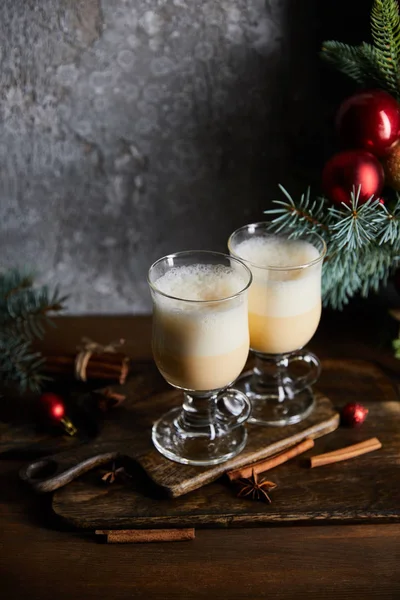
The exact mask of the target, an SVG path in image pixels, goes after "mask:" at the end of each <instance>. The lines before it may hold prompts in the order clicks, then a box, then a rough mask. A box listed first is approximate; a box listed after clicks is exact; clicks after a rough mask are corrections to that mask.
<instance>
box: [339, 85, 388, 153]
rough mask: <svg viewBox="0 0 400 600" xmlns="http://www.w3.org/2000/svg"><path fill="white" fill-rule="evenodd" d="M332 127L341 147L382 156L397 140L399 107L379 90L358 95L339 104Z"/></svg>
mask: <svg viewBox="0 0 400 600" xmlns="http://www.w3.org/2000/svg"><path fill="white" fill-rule="evenodd" d="M336 126H337V130H338V134H339V137H340V140H341V143H342V144H343V146H344V147H346V148H359V149H360V150H361V149H362V150H367V151H368V152H372V153H373V154H375V155H376V156H385V155H386V154H387V153H388V152H389V150H390V149H391V147H392V146H393V145H394V144H395V143H396V141H397V140H398V139H399V130H400V106H399V104H398V103H397V101H396V100H395V99H394V98H393V96H391V95H390V94H388V93H387V92H384V91H383V90H367V91H363V92H359V93H357V94H354V96H350V98H347V100H345V101H344V102H343V103H342V105H341V106H340V108H339V111H338V113H337V117H336Z"/></svg>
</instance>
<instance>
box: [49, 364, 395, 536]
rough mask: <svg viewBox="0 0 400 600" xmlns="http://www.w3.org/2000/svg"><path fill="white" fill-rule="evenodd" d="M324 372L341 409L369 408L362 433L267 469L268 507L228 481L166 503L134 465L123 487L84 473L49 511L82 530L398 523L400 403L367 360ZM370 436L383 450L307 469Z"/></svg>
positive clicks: (253, 431) (270, 432)
mask: <svg viewBox="0 0 400 600" xmlns="http://www.w3.org/2000/svg"><path fill="white" fill-rule="evenodd" d="M323 367H324V370H323V375H322V377H321V380H320V382H319V384H318V387H319V389H320V390H321V391H322V392H324V393H326V394H327V395H329V397H330V398H331V399H332V401H333V403H334V405H335V406H337V407H338V408H340V407H341V406H343V405H344V404H346V403H347V402H349V401H354V402H362V403H363V404H364V405H365V406H366V407H367V408H368V409H369V415H368V418H367V421H366V422H365V423H364V424H363V426H362V427H361V428H359V429H347V428H343V427H340V428H339V429H337V430H336V431H335V432H334V433H332V434H331V435H328V436H324V437H321V438H319V439H318V440H317V441H316V444H315V447H314V449H313V450H311V451H309V452H308V453H307V454H305V455H304V456H303V457H299V458H298V459H294V460H292V461H290V462H288V463H286V464H284V465H280V466H279V467H277V468H276V469H274V470H271V471H270V472H269V473H268V479H270V480H272V481H274V482H275V483H276V484H277V488H276V489H275V490H274V491H272V492H271V498H272V504H271V505H268V504H264V503H261V502H254V501H249V500H243V499H238V498H236V495H235V490H234V488H233V487H232V485H231V484H229V483H228V481H227V478H225V477H221V478H220V479H218V481H215V482H213V483H211V484H210V485H206V486H205V487H202V488H201V489H197V490H196V491H193V492H191V493H190V494H187V495H185V496H182V497H179V498H166V497H163V496H162V495H161V494H160V488H159V487H158V486H154V484H152V482H151V480H150V479H149V477H148V476H147V475H146V474H145V472H144V471H143V469H140V468H138V467H136V469H133V470H132V473H133V478H132V479H131V480H130V482H129V483H128V484H126V483H125V484H123V483H114V484H112V485H110V486H106V485H105V484H104V483H103V482H102V481H101V474H102V473H104V469H103V471H100V470H96V471H92V472H90V473H88V474H86V475H84V476H83V477H81V478H80V479H78V480H76V481H73V482H72V483H70V484H69V485H67V486H65V487H64V488H62V489H60V490H58V491H57V492H56V493H55V494H54V497H53V504H52V506H53V511H54V512H55V514H56V515H58V517H59V518H60V519H62V520H63V521H64V522H65V523H67V524H68V525H70V526H74V527H78V528H85V529H97V528H99V529H118V528H120V529H123V528H148V527H151V528H152V527H178V526H179V527H186V526H191V527H193V526H194V527H241V526H257V525H263V524H272V523H275V524H277V523H285V522H307V523H309V522H326V521H335V522H343V523H346V522H349V523H350V522H371V521H379V522H390V521H398V520H400V493H399V481H400V403H399V400H398V396H397V393H396V391H395V389H394V387H393V386H392V384H391V382H390V381H389V379H388V378H387V377H386V376H385V375H384V374H383V372H382V371H381V370H380V369H378V368H377V367H375V366H374V365H372V364H370V363H366V362H362V361H346V362H344V361H338V360H331V361H325V362H324V363H323ZM296 427H299V425H295V426H292V428H293V429H295V428H296ZM257 435H261V436H262V437H263V440H264V442H266V441H267V440H268V439H271V438H272V437H273V436H274V435H276V429H275V428H271V429H269V428H257V427H250V428H249V437H250V439H254V437H256V436H257ZM373 436H377V437H379V439H380V440H381V442H382V444H383V447H382V449H381V450H378V451H376V452H372V453H370V454H366V455H363V456H360V457H358V458H355V459H352V460H348V461H345V462H342V463H337V464H334V465H327V466H325V467H319V468H315V469H310V468H309V467H308V466H305V461H304V458H305V457H307V456H310V455H312V454H319V453H321V452H326V451H330V450H334V449H336V448H339V447H342V446H345V445H350V444H353V443H356V442H359V441H362V440H364V439H367V438H369V437H373ZM130 467H132V465H130ZM170 468H171V473H172V471H176V472H178V473H179V472H180V470H181V469H182V466H180V465H174V464H173V463H170ZM183 468H185V467H183Z"/></svg>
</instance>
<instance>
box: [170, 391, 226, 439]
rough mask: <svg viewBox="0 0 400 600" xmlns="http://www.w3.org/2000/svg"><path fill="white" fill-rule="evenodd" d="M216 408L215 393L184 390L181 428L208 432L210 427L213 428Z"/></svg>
mask: <svg viewBox="0 0 400 600" xmlns="http://www.w3.org/2000/svg"><path fill="white" fill-rule="evenodd" d="M216 410H217V394H210V392H202V393H201V392H192V393H191V394H189V393H188V392H184V399H183V404H182V413H181V416H180V418H179V420H180V424H181V426H182V427H183V429H191V430H197V431H198V432H199V433H204V432H206V431H207V432H210V429H213V425H212V423H213V422H214V421H215V413H216ZM211 433H212V432H211Z"/></svg>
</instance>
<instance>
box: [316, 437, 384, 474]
mask: <svg viewBox="0 0 400 600" xmlns="http://www.w3.org/2000/svg"><path fill="white" fill-rule="evenodd" d="M379 448H382V444H381V442H380V441H379V440H378V438H370V439H368V440H365V441H364V442H360V443H359V444H353V445H352V446H346V447H345V448H339V449H338V450H334V451H333V452H326V453H325V454H317V455H316V456H312V457H311V458H310V467H311V468H313V467H322V466H323V465H329V464H332V463H335V462H339V461H341V460H347V459H349V458H355V457H356V456H361V454H366V453H367V452H372V451H373V450H379Z"/></svg>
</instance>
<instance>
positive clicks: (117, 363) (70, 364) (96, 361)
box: [43, 352, 130, 385]
mask: <svg viewBox="0 0 400 600" xmlns="http://www.w3.org/2000/svg"><path fill="white" fill-rule="evenodd" d="M75 361H76V355H74V354H66V355H59V356H47V357H46V363H45V364H44V366H43V371H44V372H45V373H47V374H48V375H66V376H68V377H71V376H72V377H74V375H75ZM129 367H130V359H129V357H128V356H126V355H125V354H123V353H122V352H115V353H111V352H107V353H103V354H92V356H91V357H90V359H89V361H88V364H87V367H86V378H87V379H89V380H90V379H104V380H108V381H118V383H120V384H121V385H122V384H124V383H125V381H126V378H127V376H128V373H129Z"/></svg>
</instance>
